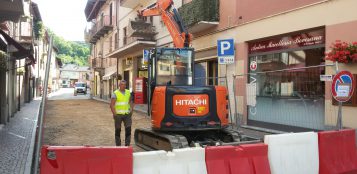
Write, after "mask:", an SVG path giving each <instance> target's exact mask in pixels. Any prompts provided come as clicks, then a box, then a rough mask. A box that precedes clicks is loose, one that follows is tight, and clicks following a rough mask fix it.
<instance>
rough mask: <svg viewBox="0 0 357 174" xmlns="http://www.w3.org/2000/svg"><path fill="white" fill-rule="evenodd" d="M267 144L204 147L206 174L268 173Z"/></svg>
mask: <svg viewBox="0 0 357 174" xmlns="http://www.w3.org/2000/svg"><path fill="white" fill-rule="evenodd" d="M267 155H268V146H267V145H264V144H251V145H242V146H218V147H207V148H206V165H207V173H208V174H234V173H244V174H270V168H269V161H268V156H267Z"/></svg>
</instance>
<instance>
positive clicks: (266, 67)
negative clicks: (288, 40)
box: [250, 48, 325, 98]
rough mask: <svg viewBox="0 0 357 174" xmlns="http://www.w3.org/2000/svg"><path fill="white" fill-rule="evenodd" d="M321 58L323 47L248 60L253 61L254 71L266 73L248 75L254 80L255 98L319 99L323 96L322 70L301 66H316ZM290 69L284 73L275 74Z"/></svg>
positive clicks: (254, 57) (321, 68)
mask: <svg viewBox="0 0 357 174" xmlns="http://www.w3.org/2000/svg"><path fill="white" fill-rule="evenodd" d="M323 57H324V48H316V49H308V50H299V51H290V52H282V53H275V54H266V55H260V56H252V57H250V62H251V61H256V62H257V65H258V66H257V70H256V71H255V72H267V71H268V72H267V73H262V74H261V73H259V74H256V75H251V78H250V80H252V78H254V79H256V81H257V96H262V97H264V96H265V97H268V96H269V97H293V98H316V97H318V98H320V97H323V96H324V94H325V88H324V83H323V82H321V81H320V74H324V71H325V70H324V68H323V67H318V68H308V69H305V68H303V67H307V66H313V65H320V63H321V62H322V61H323ZM282 69H291V70H286V71H277V70H282Z"/></svg>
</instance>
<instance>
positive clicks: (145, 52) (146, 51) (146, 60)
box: [141, 49, 150, 66]
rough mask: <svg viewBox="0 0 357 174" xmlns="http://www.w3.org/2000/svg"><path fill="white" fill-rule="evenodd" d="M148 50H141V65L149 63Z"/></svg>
mask: <svg viewBox="0 0 357 174" xmlns="http://www.w3.org/2000/svg"><path fill="white" fill-rule="evenodd" d="M149 53H150V51H149V50H145V49H144V50H143V60H142V62H141V63H142V65H144V66H147V65H148V64H149Z"/></svg>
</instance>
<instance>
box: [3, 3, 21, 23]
mask: <svg viewBox="0 0 357 174" xmlns="http://www.w3.org/2000/svg"><path fill="white" fill-rule="evenodd" d="M24 14H25V12H24V2H23V0H12V1H0V22H4V21H8V20H10V21H13V22H17V21H18V20H19V19H20V17H21V16H22V15H24Z"/></svg>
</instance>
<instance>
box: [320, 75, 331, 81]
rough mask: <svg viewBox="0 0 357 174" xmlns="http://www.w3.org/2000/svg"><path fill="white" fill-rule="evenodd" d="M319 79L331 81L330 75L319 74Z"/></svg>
mask: <svg viewBox="0 0 357 174" xmlns="http://www.w3.org/2000/svg"><path fill="white" fill-rule="evenodd" d="M320 81H322V82H327V81H329V82H330V81H332V75H320Z"/></svg>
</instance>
